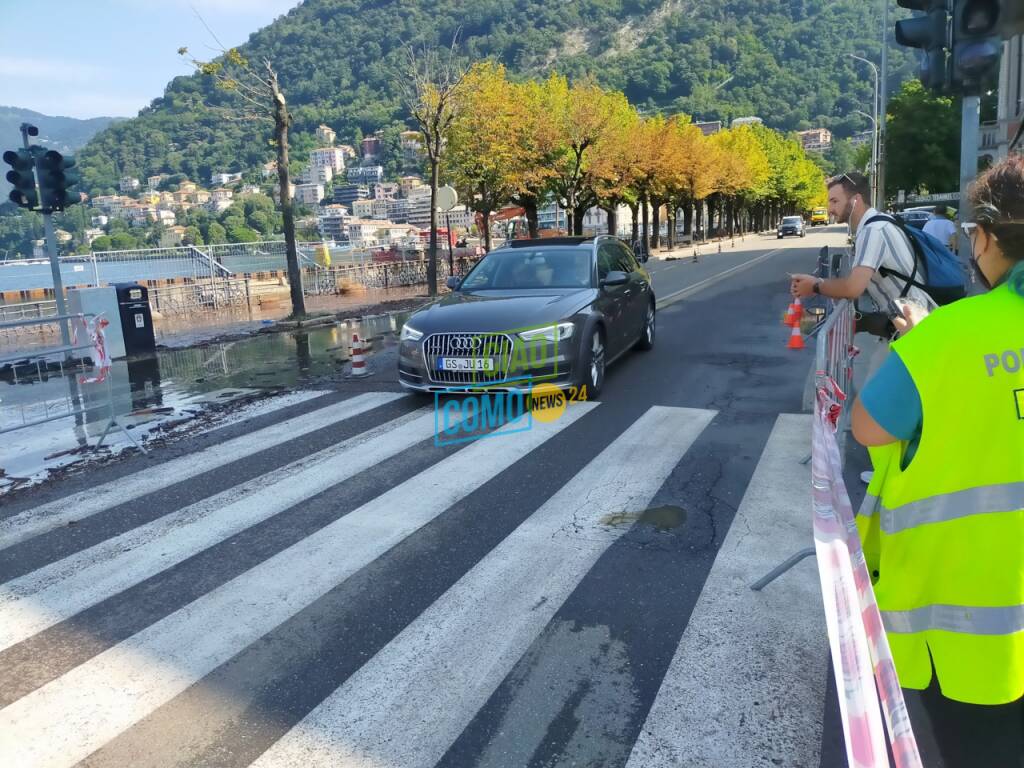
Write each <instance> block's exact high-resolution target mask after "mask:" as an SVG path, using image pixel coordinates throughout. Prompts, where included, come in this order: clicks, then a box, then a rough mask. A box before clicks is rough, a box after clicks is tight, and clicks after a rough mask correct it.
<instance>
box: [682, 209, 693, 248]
mask: <svg viewBox="0 0 1024 768" xmlns="http://www.w3.org/2000/svg"><path fill="white" fill-rule="evenodd" d="M683 234H684V235H689V236H690V240H691V241H692V240H693V204H692V203H687V204H686V206H685V207H684V208H683Z"/></svg>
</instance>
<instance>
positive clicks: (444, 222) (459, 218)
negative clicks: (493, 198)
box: [437, 205, 476, 231]
mask: <svg viewBox="0 0 1024 768" xmlns="http://www.w3.org/2000/svg"><path fill="white" fill-rule="evenodd" d="M475 223H476V212H475V211H471V210H470V209H469V208H467V207H466V206H464V205H456V206H455V207H454V208H452V209H451V210H450V211H448V212H447V213H439V214H438V215H437V225H438V226H439V227H448V225H449V224H450V225H451V228H452V230H453V231H459V230H462V231H469V230H470V229H472V228H473V225H474V224H475Z"/></svg>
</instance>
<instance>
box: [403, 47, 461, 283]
mask: <svg viewBox="0 0 1024 768" xmlns="http://www.w3.org/2000/svg"><path fill="white" fill-rule="evenodd" d="M455 43H456V41H455V40H454V39H453V40H452V45H451V48H450V49H448V50H447V51H439V50H438V49H436V48H433V47H430V46H428V45H424V46H423V47H422V48H421V49H419V50H417V49H416V48H415V47H413V46H411V45H410V46H407V47H406V50H405V56H406V60H405V64H404V66H403V67H402V70H401V72H400V74H399V75H398V77H397V78H396V79H395V87H396V89H397V90H398V91H399V93H401V94H402V102H403V103H404V104H405V106H406V108H407V109H408V111H409V113H410V114H411V115H412V118H413V120H414V121H415V123H416V126H417V128H419V131H420V133H422V134H423V146H424V149H425V151H426V153H427V162H428V163H429V165H430V259H429V262H428V263H427V290H428V291H429V293H430V295H431V296H436V295H437V185H438V175H439V173H440V168H441V161H442V158H443V155H444V152H445V147H446V143H447V140H448V134H449V131H450V130H451V126H452V122H453V121H454V120H455V116H456V114H457V109H458V91H459V87H460V84H461V83H462V81H463V79H464V78H465V76H466V70H465V68H464V67H463V65H462V63H461V62H460V61H459V58H458V55H457V51H456V46H455Z"/></svg>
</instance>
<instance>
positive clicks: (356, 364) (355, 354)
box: [352, 333, 370, 376]
mask: <svg viewBox="0 0 1024 768" xmlns="http://www.w3.org/2000/svg"><path fill="white" fill-rule="evenodd" d="M369 372H370V370H369V369H368V368H367V367H366V360H365V359H364V358H363V343H362V342H361V341H360V340H359V334H358V333H353V334H352V375H353V376H366V375H367V374H368V373H369Z"/></svg>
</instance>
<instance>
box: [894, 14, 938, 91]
mask: <svg viewBox="0 0 1024 768" xmlns="http://www.w3.org/2000/svg"><path fill="white" fill-rule="evenodd" d="M896 3H897V4H898V5H899V6H900V7H901V8H909V9H910V10H913V11H922V12H923V15H920V16H914V17H913V18H910V19H904V20H903V21H897V22H896V42H897V43H899V44H900V45H905V46H907V47H908V48H920V49H921V51H922V53H923V57H922V60H921V71H920V74H919V76H920V78H921V82H922V83H924V87H925V88H928V89H929V90H932V91H936V92H940V91H943V90H945V88H946V87H947V86H948V85H949V81H950V72H949V64H948V59H947V50H948V49H949V5H948V3H947V0H896Z"/></svg>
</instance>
